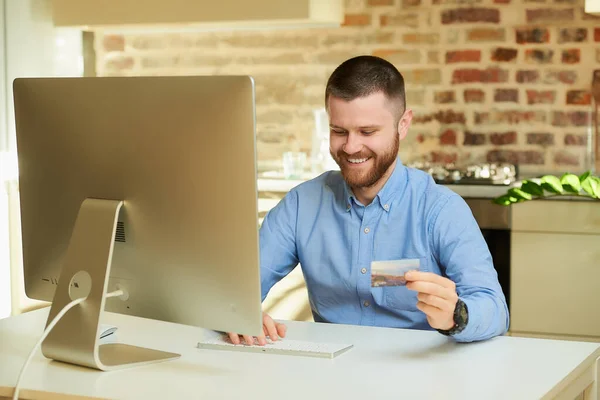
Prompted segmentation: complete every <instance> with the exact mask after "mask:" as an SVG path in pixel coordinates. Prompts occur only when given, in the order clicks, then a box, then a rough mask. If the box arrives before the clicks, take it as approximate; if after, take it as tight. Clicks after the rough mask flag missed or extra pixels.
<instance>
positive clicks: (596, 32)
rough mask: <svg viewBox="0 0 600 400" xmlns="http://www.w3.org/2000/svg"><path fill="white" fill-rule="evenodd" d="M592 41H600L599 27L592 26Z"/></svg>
mask: <svg viewBox="0 0 600 400" xmlns="http://www.w3.org/2000/svg"><path fill="white" fill-rule="evenodd" d="M594 42H600V28H594Z"/></svg>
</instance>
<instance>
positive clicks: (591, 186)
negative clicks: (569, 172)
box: [581, 176, 598, 197]
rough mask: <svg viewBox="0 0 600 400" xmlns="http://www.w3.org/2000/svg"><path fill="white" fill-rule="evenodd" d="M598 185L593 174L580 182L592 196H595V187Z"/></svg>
mask: <svg viewBox="0 0 600 400" xmlns="http://www.w3.org/2000/svg"><path fill="white" fill-rule="evenodd" d="M597 186H598V182H596V180H595V179H594V177H593V176H588V177H587V178H585V179H584V180H583V181H582V182H581V187H582V189H583V190H584V191H585V192H586V193H587V194H589V195H590V196H592V197H597V196H596V187H597Z"/></svg>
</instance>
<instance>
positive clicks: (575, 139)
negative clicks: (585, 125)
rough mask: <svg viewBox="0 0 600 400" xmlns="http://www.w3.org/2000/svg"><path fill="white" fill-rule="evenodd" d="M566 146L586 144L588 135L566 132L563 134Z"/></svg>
mask: <svg viewBox="0 0 600 400" xmlns="http://www.w3.org/2000/svg"><path fill="white" fill-rule="evenodd" d="M564 143H565V145H566V146H587V143H588V137H587V135H585V134H583V135H575V134H573V133H567V134H566V135H565V142H564Z"/></svg>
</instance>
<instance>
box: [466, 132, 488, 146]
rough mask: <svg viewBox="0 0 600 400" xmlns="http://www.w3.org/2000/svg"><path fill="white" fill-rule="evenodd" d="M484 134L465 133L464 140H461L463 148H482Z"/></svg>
mask: <svg viewBox="0 0 600 400" xmlns="http://www.w3.org/2000/svg"><path fill="white" fill-rule="evenodd" d="M485 139H486V138H485V134H483V133H473V132H469V131H467V132H465V138H464V140H463V145H464V146H482V145H484V144H485Z"/></svg>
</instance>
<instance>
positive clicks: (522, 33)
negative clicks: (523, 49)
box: [515, 28, 550, 44]
mask: <svg viewBox="0 0 600 400" xmlns="http://www.w3.org/2000/svg"><path fill="white" fill-rule="evenodd" d="M515 33H516V36H517V37H516V40H517V43H519V44H524V43H548V42H549V41H550V32H549V31H548V29H546V28H519V29H517V30H516V31H515Z"/></svg>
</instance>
